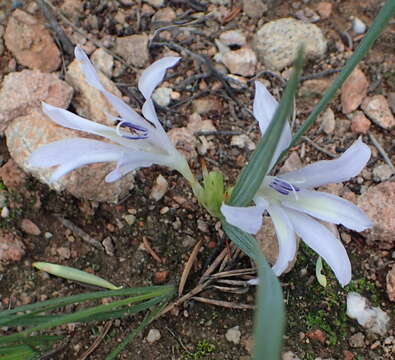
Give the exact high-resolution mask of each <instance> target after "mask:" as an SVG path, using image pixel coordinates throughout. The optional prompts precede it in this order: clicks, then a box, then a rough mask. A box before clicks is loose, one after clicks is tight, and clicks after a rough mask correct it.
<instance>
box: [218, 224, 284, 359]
mask: <svg viewBox="0 0 395 360" xmlns="http://www.w3.org/2000/svg"><path fill="white" fill-rule="evenodd" d="M222 226H223V229H224V230H225V233H226V234H227V235H228V236H229V238H230V239H231V240H232V241H233V242H234V243H235V244H236V245H237V246H238V247H240V248H241V249H242V250H243V251H244V252H245V253H246V254H247V255H249V256H250V257H251V258H252V259H254V260H255V262H256V264H257V267H258V274H259V285H258V299H257V305H258V307H257V311H256V312H255V331H254V336H255V349H254V355H253V360H279V359H280V358H281V348H282V339H283V332H284V323H285V310H284V301H283V294H282V290H281V286H280V282H279V281H278V279H277V276H276V275H275V274H274V273H273V271H272V269H271V268H270V266H269V264H268V263H267V261H266V259H265V258H264V256H263V255H262V253H261V251H260V249H259V248H258V244H257V242H256V240H255V238H253V237H252V236H251V235H249V234H247V233H245V232H243V231H241V230H240V229H238V228H236V227H234V226H232V225H230V224H228V223H223V224H222Z"/></svg>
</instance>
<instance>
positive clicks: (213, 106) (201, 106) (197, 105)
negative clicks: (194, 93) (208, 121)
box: [192, 96, 222, 115]
mask: <svg viewBox="0 0 395 360" xmlns="http://www.w3.org/2000/svg"><path fill="white" fill-rule="evenodd" d="M221 110H222V105H221V102H220V100H219V99H218V98H216V97H212V96H207V97H203V98H200V99H196V100H193V102H192V111H193V112H196V113H198V114H199V115H205V114H208V113H209V112H210V111H221Z"/></svg>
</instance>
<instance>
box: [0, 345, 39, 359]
mask: <svg viewBox="0 0 395 360" xmlns="http://www.w3.org/2000/svg"><path fill="white" fill-rule="evenodd" d="M38 355H39V353H38V352H36V351H35V350H34V349H32V348H31V347H30V346H27V345H16V346H7V347H0V360H32V359H35V358H37V356H38Z"/></svg>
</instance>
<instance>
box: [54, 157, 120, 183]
mask: <svg viewBox="0 0 395 360" xmlns="http://www.w3.org/2000/svg"><path fill="white" fill-rule="evenodd" d="M120 156H121V155H120V153H119V152H118V151H115V152H114V151H112V152H108V151H97V152H90V153H86V154H81V155H80V156H79V157H77V158H75V159H73V160H70V161H68V162H64V163H62V164H60V165H59V167H58V168H57V169H56V170H55V171H54V172H53V173H52V176H51V178H50V182H54V181H57V180H59V178H61V177H62V176H64V175H66V174H67V173H69V172H70V171H72V170H74V169H77V168H79V167H81V166H84V165H88V164H93V163H100V162H109V161H118V160H119V158H120Z"/></svg>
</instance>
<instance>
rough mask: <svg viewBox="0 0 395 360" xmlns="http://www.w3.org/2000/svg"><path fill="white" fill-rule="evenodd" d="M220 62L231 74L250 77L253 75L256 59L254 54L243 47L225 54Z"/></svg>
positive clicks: (249, 49)
mask: <svg viewBox="0 0 395 360" xmlns="http://www.w3.org/2000/svg"><path fill="white" fill-rule="evenodd" d="M222 62H223V63H224V65H225V66H226V67H227V68H228V69H229V71H230V72H231V73H232V74H236V75H241V76H252V75H254V74H255V68H256V63H257V58H256V55H255V52H254V51H253V50H252V49H251V48H249V47H247V46H245V47H242V48H241V49H238V50H234V51H228V52H227V53H225V54H224V55H223V57H222Z"/></svg>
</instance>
